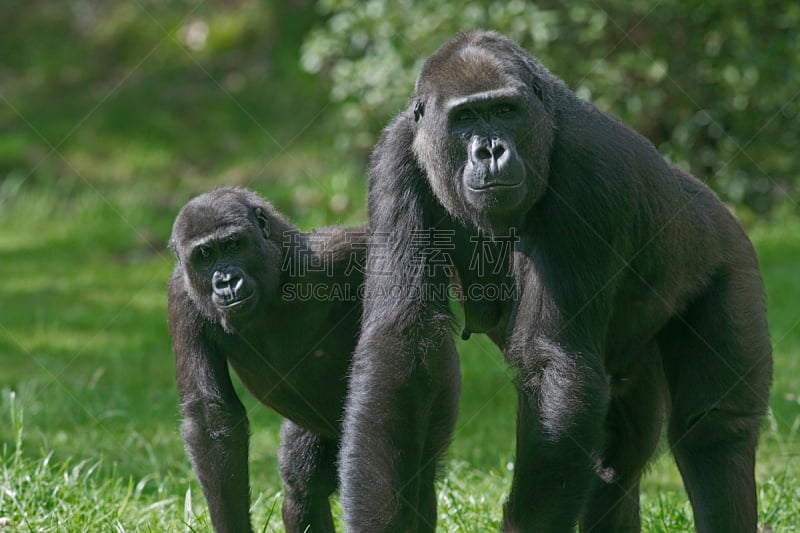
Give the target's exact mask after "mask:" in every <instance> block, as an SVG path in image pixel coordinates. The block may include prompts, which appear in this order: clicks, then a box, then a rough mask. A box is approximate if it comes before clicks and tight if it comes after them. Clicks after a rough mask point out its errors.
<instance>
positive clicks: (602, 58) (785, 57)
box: [0, 0, 800, 531]
mask: <svg viewBox="0 0 800 533" xmlns="http://www.w3.org/2000/svg"><path fill="white" fill-rule="evenodd" d="M473 27H484V28H492V29H497V30H499V31H501V32H503V33H505V34H507V35H509V36H510V37H512V38H513V39H515V40H517V41H518V42H519V43H520V44H521V45H522V46H523V47H525V48H526V49H528V50H529V51H531V52H532V53H533V54H534V55H536V56H537V57H539V58H540V59H541V60H542V61H543V63H544V64H545V65H546V66H548V68H550V70H552V71H553V72H554V73H556V74H557V75H558V76H560V77H561V78H563V79H564V80H565V81H566V82H567V83H568V85H569V86H570V87H571V88H573V90H575V91H576V92H577V93H578V94H579V95H580V96H582V97H584V98H586V99H588V100H591V101H592V102H594V103H595V104H596V105H598V106H599V107H600V108H602V109H604V110H608V111H610V112H612V113H614V114H616V115H618V116H620V117H621V118H622V119H623V120H625V121H626V122H628V123H629V124H631V125H632V126H634V127H635V128H636V129H637V130H638V131H640V132H641V133H643V134H644V135H645V136H647V137H648V138H649V139H650V140H651V141H652V142H653V143H654V144H655V145H656V146H657V147H658V149H659V150H660V151H661V152H662V153H663V154H664V155H665V157H667V158H669V159H670V160H672V161H675V162H676V163H678V164H680V165H682V166H684V167H686V168H689V169H691V171H692V172H693V173H695V174H696V175H697V176H699V177H700V178H701V179H703V180H704V181H706V182H707V183H708V184H709V185H710V186H712V187H713V188H714V189H715V190H716V191H717V192H718V193H719V194H720V196H721V197H722V198H723V199H724V200H725V201H726V202H727V203H728V204H729V205H730V206H731V208H732V209H734V210H735V211H736V213H737V214H738V215H739V217H740V218H741V219H742V220H743V221H744V223H745V226H746V229H747V230H748V232H749V233H750V234H751V236H752V237H753V239H754V242H755V244H756V247H757V249H758V251H759V255H760V258H761V261H762V266H763V269H764V274H765V278H766V283H767V289H768V296H769V302H770V323H771V330H772V335H773V342H774V345H775V355H776V380H775V386H774V390H773V397H772V402H771V405H772V414H771V416H770V417H769V419H768V420H767V421H766V422H765V433H764V437H763V438H762V446H761V448H760V451H759V482H760V483H761V489H760V496H761V516H762V519H763V521H764V522H768V523H770V524H771V525H772V526H773V527H778V526H782V527H783V528H785V529H784V530H792V528H797V522H796V521H795V520H796V518H795V517H796V516H797V515H798V514H800V504H798V502H799V501H800V489H798V488H797V486H798V479H799V478H800V467H798V455H800V439H799V438H798V435H797V433H798V429H799V428H800V368H798V367H799V366H800V365H799V364H798V356H800V305H798V303H797V302H798V296H800V268H799V267H800V222H798V214H799V213H800V207H798V201H799V200H800V195H799V194H798V185H799V181H800V157H798V147H799V146H800V120H798V116H797V114H798V105H800V32H799V31H798V28H799V27H800V4H797V3H794V2H777V1H750V2H700V1H695V0H681V1H662V2H646V1H639V0H634V1H622V0H609V1H605V2H591V1H587V2H582V1H578V2H569V3H566V2H555V1H541V2H523V1H514V0H512V1H510V2H491V1H481V2H467V3H461V2H454V1H445V2H422V1H414V0H396V1H394V2H389V1H388V0H387V1H381V0H374V1H368V2H356V1H345V0H320V1H318V2H314V1H310V0H289V1H285V2H277V1H260V2H259V1H256V0H226V1H220V2H203V1H201V0H185V1H177V0H135V1H132V2H108V1H101V0H75V1H70V2H52V1H47V0H31V1H24V2H23V1H22V0H4V1H3V2H2V3H0V277H2V280H3V281H2V283H0V393H2V394H1V395H0V445H1V446H2V461H3V471H2V476H0V531H3V530H5V529H8V530H14V531H16V530H18V529H20V530H31V531H73V530H74V531H78V530H82V529H87V528H88V529H89V530H109V531H110V530H117V531H129V530H150V531H162V530H163V531H167V530H175V529H184V530H186V529H188V530H201V531H202V530H207V529H208V527H209V526H208V518H207V515H206V514H204V504H203V501H202V497H201V496H200V494H199V492H198V491H199V488H198V485H197V484H196V482H195V481H194V476H193V474H192V472H191V469H190V468H189V465H188V461H187V460H186V457H185V454H184V452H183V449H182V443H181V440H180V436H179V434H178V416H177V394H176V391H175V385H174V363H173V359H172V354H171V348H170V344H169V336H168V333H167V329H166V316H165V315H166V311H165V307H166V279H167V276H168V275H169V271H170V270H171V268H172V257H171V256H170V254H169V253H168V252H167V250H166V240H167V238H168V236H169V232H170V228H171V224H172V221H173V219H174V217H175V215H176V213H177V211H178V209H179V208H180V207H181V206H182V205H183V203H185V202H186V201H187V200H188V199H189V198H191V196H193V195H194V194H197V193H200V192H203V191H205V190H207V189H209V188H211V187H214V186H217V185H223V184H225V185H242V186H247V187H250V188H252V189H254V190H256V191H258V192H259V193H261V194H263V195H264V196H266V197H267V198H269V199H270V200H272V201H273V202H274V203H275V205H276V206H277V207H278V208H279V209H281V210H282V211H283V212H284V213H286V215H287V216H289V217H290V218H291V219H293V220H294V221H295V222H297V224H298V225H299V226H301V227H302V228H304V229H308V228H311V227H314V226H318V225H322V224H333V223H336V224H358V223H363V222H364V221H365V220H366V209H365V197H366V181H365V172H366V171H365V165H366V158H367V155H368V153H369V148H370V146H371V145H372V143H374V141H375V139H376V137H377V135H378V134H379V132H380V130H381V128H382V127H383V126H384V125H385V124H386V122H387V121H388V119H389V117H391V115H393V114H394V113H396V112H397V111H398V110H400V109H402V108H403V106H404V105H405V100H406V98H407V97H408V95H409V93H410V91H411V89H412V87H413V81H414V78H415V76H416V72H417V70H418V68H419V66H420V65H421V62H422V60H423V59H424V58H425V57H426V56H427V55H428V54H430V53H431V52H432V51H433V50H435V49H436V48H437V47H438V46H439V45H440V44H441V43H442V42H444V41H445V40H447V39H448V38H449V37H451V36H452V35H453V34H454V33H455V32H456V31H458V30H460V29H466V28H473ZM460 351H461V353H462V361H463V372H464V387H463V390H464V397H463V399H462V406H461V417H460V421H459V428H458V431H457V434H456V436H455V440H454V444H453V447H452V451H451V454H450V457H451V458H450V460H449V461H448V473H447V474H446V476H445V477H444V480H443V481H442V482H441V484H440V510H441V512H440V527H441V529H442V530H448V531H485V530H486V529H487V528H488V529H497V527H498V521H499V516H500V506H501V502H502V501H503V498H504V495H505V493H506V491H507V487H508V482H509V480H510V467H511V464H512V462H513V424H514V416H513V411H514V404H515V400H514V396H513V388H512V387H511V386H510V384H509V382H508V372H507V370H506V368H505V365H504V363H503V362H502V358H501V356H500V355H499V354H498V353H497V350H496V349H495V348H494V347H492V346H491V344H490V343H489V342H487V341H486V339H483V338H480V336H476V337H475V338H473V340H471V341H469V342H468V343H462V344H461V350H460ZM246 403H247V406H248V408H249V409H250V417H251V422H252V427H253V439H252V443H251V455H252V461H251V473H252V478H253V482H252V486H253V499H254V502H255V504H254V516H255V523H256V524H257V525H258V527H261V526H263V527H265V528H266V529H268V530H270V531H271V530H278V531H280V530H281V526H280V521H279V519H278V515H279V512H278V509H279V501H280V486H279V482H278V476H277V471H276V462H275V450H276V448H277V438H278V437H277V428H278V424H279V422H280V420H279V418H278V417H277V416H276V415H274V414H272V413H270V412H268V411H266V410H264V409H260V408H258V407H257V406H255V405H254V404H253V402H252V401H250V400H249V399H247V402H246ZM681 490H682V489H681V488H680V480H679V478H678V476H677V473H676V471H675V469H674V467H673V466H672V465H671V463H670V461H669V459H668V458H664V459H661V460H659V461H658V462H657V463H655V465H654V466H653V468H652V472H651V475H650V476H649V477H648V481H647V483H646V484H645V495H644V497H643V507H644V509H645V519H644V520H645V525H646V526H647V527H646V529H647V530H654V531H657V530H664V531H676V530H678V531H679V530H685V529H687V528H690V527H691V522H690V517H691V511H690V510H689V508H688V506H687V503H686V498H685V495H684V494H683V493H682V492H681ZM96 528H97V529H96ZM777 530H778V529H776V531H777Z"/></svg>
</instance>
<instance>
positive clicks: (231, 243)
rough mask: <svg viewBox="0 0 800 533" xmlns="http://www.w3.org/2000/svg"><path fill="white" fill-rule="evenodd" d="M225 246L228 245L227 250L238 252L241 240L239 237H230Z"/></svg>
mask: <svg viewBox="0 0 800 533" xmlns="http://www.w3.org/2000/svg"><path fill="white" fill-rule="evenodd" d="M225 244H226V248H227V249H228V250H236V249H238V248H239V244H240V243H239V238H238V237H230V238H229V239H228V240H227V242H226V243H225Z"/></svg>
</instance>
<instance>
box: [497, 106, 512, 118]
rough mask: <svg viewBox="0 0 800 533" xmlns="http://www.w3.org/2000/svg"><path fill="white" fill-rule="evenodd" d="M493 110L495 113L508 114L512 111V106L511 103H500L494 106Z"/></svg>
mask: <svg viewBox="0 0 800 533" xmlns="http://www.w3.org/2000/svg"><path fill="white" fill-rule="evenodd" d="M494 112H495V114H497V115H508V114H509V113H513V112H514V106H512V105H511V104H500V105H498V106H497V107H496V108H495V111H494Z"/></svg>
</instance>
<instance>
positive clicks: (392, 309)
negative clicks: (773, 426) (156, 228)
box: [340, 32, 771, 532]
mask: <svg viewBox="0 0 800 533" xmlns="http://www.w3.org/2000/svg"><path fill="white" fill-rule="evenodd" d="M369 224H370V229H371V231H372V232H373V233H374V235H375V236H376V237H374V239H377V236H381V235H389V237H388V238H385V239H384V238H381V239H380V240H381V243H382V244H381V245H380V246H372V247H371V248H370V251H369V253H368V261H367V264H368V268H367V279H366V288H367V292H366V293H367V295H368V298H367V299H366V301H365V304H364V319H363V324H362V333H361V337H360V340H359V342H358V347H357V349H356V353H355V356H354V362H353V371H352V378H351V390H350V393H349V396H348V400H347V404H346V416H345V422H344V427H345V429H344V436H343V440H342V450H341V454H340V457H341V479H342V494H343V502H344V507H345V522H346V524H347V526H348V531H392V532H394V531H414V530H415V528H416V529H422V528H421V527H419V526H420V523H416V524H415V517H416V516H417V515H416V514H415V512H421V513H423V514H425V513H426V512H427V511H426V509H428V507H426V506H425V504H423V503H420V502H426V498H430V492H431V491H432V489H431V487H430V485H429V483H430V478H429V477H428V476H425V475H423V476H422V477H419V476H418V474H419V473H423V474H424V472H425V471H426V469H427V468H428V465H427V464H426V462H425V457H426V455H425V450H426V446H427V443H428V441H429V440H430V437H429V435H430V433H431V431H432V427H431V420H430V416H431V415H430V413H431V412H435V411H433V410H435V409H436V406H435V404H436V394H437V388H436V386H434V385H435V384H438V383H439V382H440V381H441V373H440V371H439V366H440V363H439V362H438V359H437V350H438V348H439V346H441V345H442V344H444V343H446V342H447V336H448V322H449V320H450V317H449V315H448V312H447V302H446V301H445V299H444V298H443V297H440V296H438V294H439V293H437V292H436V291H433V290H428V289H430V288H431V287H434V286H436V285H438V284H440V283H442V282H443V277H444V274H443V273H442V272H441V270H442V269H436V268H429V267H430V266H431V265H430V261H431V260H432V258H434V257H436V255H437V254H436V253H433V251H435V250H431V244H430V242H426V241H421V240H420V239H419V238H418V236H419V235H420V234H425V233H426V232H427V233H430V232H437V231H441V232H442V233H441V234H442V235H448V236H450V239H451V242H449V243H447V247H444V246H442V247H440V248H442V250H439V251H447V252H448V254H449V255H450V256H451V258H452V261H453V266H454V268H455V270H456V272H457V274H458V277H459V278H460V279H461V281H462V283H464V284H465V285H467V286H469V285H477V286H478V287H479V288H480V287H484V288H486V287H488V286H489V284H497V283H501V284H502V283H508V282H510V283H512V284H513V286H514V287H515V289H516V290H515V294H514V295H513V296H512V297H505V298H499V299H496V300H494V301H492V300H491V299H486V298H484V299H480V298H476V299H470V298H469V297H467V299H466V301H465V316H466V326H467V328H466V331H467V332H469V331H476V332H484V333H487V334H488V335H489V336H490V337H491V338H492V339H493V340H494V341H495V342H496V343H497V345H498V346H499V347H500V348H501V349H502V350H503V353H504V356H505V359H506V361H507V362H508V363H509V364H510V365H512V366H513V367H514V368H515V369H516V371H517V373H518V375H517V379H516V386H517V390H518V394H519V406H518V413H517V418H518V421H517V455H516V462H515V467H514V478H513V482H512V487H511V493H510V495H509V498H508V501H507V503H506V505H505V508H504V518H503V528H504V530H505V531H548V532H550V531H569V530H570V528H571V527H573V526H574V524H576V523H578V522H579V523H580V526H581V529H582V530H592V531H622V530H638V529H639V527H640V523H639V503H638V502H639V479H640V476H641V473H642V470H643V468H644V466H645V463H646V462H647V461H648V459H649V457H650V456H651V454H652V452H653V450H654V449H655V447H656V443H657V441H658V438H659V434H660V429H661V425H662V422H663V419H664V417H665V412H666V411H667V410H668V412H669V414H668V418H669V432H668V434H669V442H670V445H671V449H672V452H673V453H674V455H675V458H676V459H677V462H678V466H679V468H680V471H681V474H682V476H683V479H684V483H685V485H686V488H687V491H688V493H689V498H690V500H691V503H692V506H693V509H694V515H695V523H696V527H697V529H698V530H699V531H717V532H736V531H749V532H752V531H755V529H756V493H755V482H754V461H755V448H756V442H757V439H758V429H759V424H760V420H761V416H762V415H763V414H764V412H765V410H766V408H767V398H768V392H769V385H770V379H771V348H770V343H769V338H768V331H767V324H766V320H765V304H764V291H763V287H762V281H761V277H760V274H759V270H758V265H757V261H756V257H755V254H754V251H753V248H752V246H751V244H750V242H749V241H748V239H747V237H746V236H745V234H744V233H743V231H742V229H741V227H740V226H739V224H738V223H737V222H736V221H735V219H734V218H733V216H731V214H730V213H729V212H728V210H727V209H726V208H725V206H724V205H723V204H722V203H721V202H720V201H719V200H718V199H717V198H716V197H715V196H714V194H713V193H712V192H711V191H710V190H709V189H708V188H706V187H705V186H704V185H703V184H702V183H700V182H699V181H698V180H696V179H695V178H693V177H692V176H690V175H688V174H686V173H684V172H682V171H681V170H679V169H677V168H674V167H670V165H669V164H667V163H666V162H665V161H664V159H663V158H662V157H661V156H660V155H659V154H658V152H657V151H656V150H655V149H654V147H653V146H652V145H651V144H650V143H649V142H647V141H646V140H645V139H644V138H642V137H641V136H640V135H638V134H637V133H636V132H634V131H633V130H631V129H630V128H628V127H627V126H625V125H624V124H622V123H620V122H619V121H617V120H616V119H614V118H613V117H610V116H608V115H606V114H605V113H602V112H600V111H599V110H597V109H596V108H595V107H594V106H592V105H591V104H589V103H586V102H583V101H581V100H580V99H578V98H577V97H576V96H575V95H574V94H573V93H572V92H571V91H569V89H567V87H566V86H565V85H564V84H563V83H562V82H561V81H559V80H558V79H557V78H555V77H554V76H553V75H551V74H550V73H549V72H548V71H547V70H546V69H545V68H544V67H543V66H541V65H540V64H539V63H538V62H537V61H536V60H535V59H533V58H532V57H531V56H530V55H528V54H527V53H525V52H524V51H523V50H522V49H520V48H519V47H518V46H516V45H515V44H514V43H512V42H511V41H509V40H508V39H506V38H504V37H502V36H500V35H498V34H496V33H492V32H469V33H463V34H459V35H458V36H456V37H455V38H454V39H453V40H451V41H450V42H448V43H446V44H445V45H444V46H442V47H441V48H440V49H439V50H438V51H437V52H435V53H434V54H433V55H432V56H431V57H430V58H428V60H427V61H426V62H425V64H424V65H423V67H422V71H421V73H420V75H419V78H418V80H417V83H416V88H415V91H414V94H413V96H412V98H411V101H410V105H409V107H408V109H407V110H406V111H404V112H402V113H400V114H399V115H398V116H397V117H396V118H395V119H394V120H393V121H392V123H391V124H390V125H389V126H388V128H387V129H386V131H385V132H384V135H383V138H382V140H381V141H380V144H379V145H378V147H377V149H376V150H375V153H374V156H373V162H372V169H371V178H370V188H369ZM480 233H484V234H487V235H489V236H495V237H500V236H511V237H513V235H514V234H515V235H516V237H517V239H516V242H515V245H514V246H513V247H512V250H511V251H510V252H509V256H508V257H506V259H507V260H508V261H509V262H510V263H512V265H513V268H512V269H511V270H512V271H511V272H510V273H509V274H508V275H509V277H510V281H509V280H504V279H503V273H502V272H500V273H499V274H498V273H497V269H492V270H491V272H490V271H489V269H483V270H481V269H476V268H475V266H476V263H475V261H474V259H475V254H474V251H475V250H472V252H471V251H470V249H471V248H474V245H475V242H476V236H477V235H479V234H480ZM384 241H385V243H384ZM498 242H499V241H498ZM423 248H427V249H423ZM433 248H436V246H433ZM503 249H504V248H503V247H502V246H499V245H498V246H497V247H496V248H495V252H496V251H498V250H503ZM397 286H400V287H404V288H405V289H406V290H407V292H408V294H409V295H416V296H409V297H408V298H399V299H397V298H389V297H385V295H387V294H396V291H395V292H392V289H393V288H394V287H397ZM465 292H466V294H468V295H469V294H480V291H465ZM420 295H422V296H420ZM431 295H436V296H431ZM432 384H433V385H432ZM667 408H668V409H667ZM434 429H435V428H434ZM415 506H416V507H415ZM425 516H428V515H425ZM425 525H428V526H429V527H428V528H427V529H432V528H433V526H432V524H431V523H430V522H428V523H427V524H425Z"/></svg>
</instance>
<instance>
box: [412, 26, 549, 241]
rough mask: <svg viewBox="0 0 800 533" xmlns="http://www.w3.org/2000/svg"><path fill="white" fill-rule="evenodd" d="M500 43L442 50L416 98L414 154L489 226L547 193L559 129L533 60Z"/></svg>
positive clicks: (459, 213)
mask: <svg viewBox="0 0 800 533" xmlns="http://www.w3.org/2000/svg"><path fill="white" fill-rule="evenodd" d="M493 44H494V46H492V45H491V44H490V45H488V46H485V47H469V46H467V47H447V46H446V47H444V48H442V49H440V50H439V51H438V52H437V53H436V54H434V55H433V56H431V58H429V59H428V61H426V63H425V66H423V68H422V71H421V73H420V76H419V79H418V80H417V87H416V91H415V96H414V97H413V98H412V102H413V116H414V120H415V122H416V134H415V137H414V144H413V148H414V153H415V155H416V158H417V160H418V162H419V164H420V166H421V167H422V170H423V171H424V173H425V174H426V175H427V177H428V181H429V182H430V185H431V188H432V190H433V191H434V194H435V195H436V196H437V198H438V199H439V201H440V202H441V203H442V205H444V207H445V208H446V209H447V210H448V212H449V213H450V214H451V215H453V216H455V217H457V218H459V219H461V220H470V221H472V222H474V223H475V224H476V225H478V226H484V227H488V228H497V227H499V226H506V225H509V224H511V223H513V222H517V221H519V219H520V217H522V216H524V214H525V213H526V212H527V211H528V210H529V209H530V207H531V206H532V205H533V204H534V203H535V202H536V201H537V200H538V199H539V198H540V197H541V196H542V195H543V194H544V191H545V189H546V185H547V177H548V176H547V175H548V170H549V157H550V149H551V145H552V142H553V135H554V134H553V128H552V117H551V114H550V113H549V112H548V110H547V108H546V106H545V104H544V102H543V100H542V94H541V90H540V89H539V84H537V82H536V79H535V77H534V72H533V71H532V68H531V66H530V65H528V64H527V63H526V61H525V60H524V58H519V59H516V58H509V55H508V51H507V50H504V49H503V48H502V46H503V45H504V43H503V42H498V43H493ZM501 51H504V52H505V53H503V54H501V53H500V52H501Z"/></svg>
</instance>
